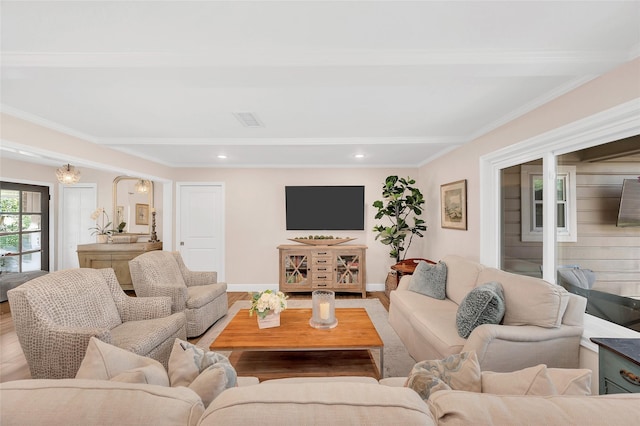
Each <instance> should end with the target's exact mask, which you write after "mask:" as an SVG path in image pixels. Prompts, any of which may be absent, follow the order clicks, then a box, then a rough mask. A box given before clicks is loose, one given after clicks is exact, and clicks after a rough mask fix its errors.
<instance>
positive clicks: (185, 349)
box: [169, 339, 238, 407]
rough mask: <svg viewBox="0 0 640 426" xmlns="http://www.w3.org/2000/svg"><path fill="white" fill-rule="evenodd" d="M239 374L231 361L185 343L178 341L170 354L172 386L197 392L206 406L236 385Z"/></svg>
mask: <svg viewBox="0 0 640 426" xmlns="http://www.w3.org/2000/svg"><path fill="white" fill-rule="evenodd" d="M237 378H238V377H237V373H236V370H235V369H234V368H233V366H232V365H231V363H230V362H229V359H228V358H227V357H226V356H224V355H221V354H219V353H216V352H205V351H204V350H203V349H201V348H199V347H197V346H195V345H192V344H191V343H189V342H185V341H184V340H180V339H176V340H175V342H174V343H173V348H172V350H171V355H169V381H170V382H171V387H176V386H185V387H188V388H189V389H191V390H193V391H194V392H195V393H197V394H198V395H199V396H200V398H202V402H203V404H204V406H205V407H207V406H208V405H209V404H210V403H211V401H213V400H214V399H215V398H216V397H217V396H218V395H220V394H221V393H222V392H223V391H224V390H225V389H228V388H232V387H235V386H237Z"/></svg>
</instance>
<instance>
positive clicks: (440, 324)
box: [403, 292, 466, 359]
mask: <svg viewBox="0 0 640 426" xmlns="http://www.w3.org/2000/svg"><path fill="white" fill-rule="evenodd" d="M405 293H407V294H406V295H403V296H412V295H413V299H418V298H420V299H422V309H421V310H420V311H414V312H413V314H412V315H411V317H410V318H409V325H410V326H411V327H412V329H413V330H415V333H416V334H417V335H418V336H420V337H419V339H420V340H423V341H424V342H426V343H428V345H429V347H431V348H433V349H434V350H435V352H436V353H435V354H433V355H431V356H429V357H428V358H426V357H422V358H420V359H441V358H446V357H448V356H449V355H453V354H459V353H460V352H462V348H463V347H464V344H465V342H466V341H465V339H463V338H462V337H460V336H458V329H457V327H456V322H455V317H456V311H457V310H458V305H456V304H455V303H453V302H452V301H450V300H438V299H432V298H430V297H427V296H422V295H415V294H412V293H411V292H405ZM405 298H406V297H405ZM426 301H428V303H426ZM417 302H420V300H414V302H413V303H417ZM425 355H428V354H425Z"/></svg>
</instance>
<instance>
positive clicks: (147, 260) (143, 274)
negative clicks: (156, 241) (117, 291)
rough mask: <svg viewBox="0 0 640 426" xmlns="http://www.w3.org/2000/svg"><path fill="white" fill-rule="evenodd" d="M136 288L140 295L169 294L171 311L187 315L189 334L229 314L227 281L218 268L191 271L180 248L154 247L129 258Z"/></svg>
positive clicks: (194, 334) (207, 326)
mask: <svg viewBox="0 0 640 426" xmlns="http://www.w3.org/2000/svg"><path fill="white" fill-rule="evenodd" d="M129 269H130V270H131V280H132V281H133V288H134V290H135V292H136V295H137V296H138V297H150V296H169V297H171V300H172V304H171V312H183V311H184V313H185V315H186V317H187V336H188V337H196V336H200V335H201V334H202V333H204V332H205V331H206V330H207V329H208V328H209V327H211V325H212V324H213V323H215V322H216V321H218V320H219V319H220V318H222V317H223V316H225V315H226V314H227V310H228V307H229V306H228V302H227V284H226V283H219V282H217V281H218V274H217V272H200V271H191V270H189V269H188V268H187V266H186V265H185V264H184V261H183V260H182V256H181V255H180V252H177V251H176V252H168V251H151V252H148V253H144V254H141V255H140V256H138V257H136V258H135V259H133V260H130V261H129Z"/></svg>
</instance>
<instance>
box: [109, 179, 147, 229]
mask: <svg viewBox="0 0 640 426" xmlns="http://www.w3.org/2000/svg"><path fill="white" fill-rule="evenodd" d="M152 209H153V182H152V181H150V180H147V179H141V178H137V177H131V176H118V177H117V178H115V179H114V180H113V229H118V226H119V225H120V224H121V223H122V222H125V223H126V225H125V226H124V229H123V231H122V232H125V233H128V234H150V233H151V212H152Z"/></svg>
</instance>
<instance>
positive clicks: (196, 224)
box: [176, 183, 225, 281]
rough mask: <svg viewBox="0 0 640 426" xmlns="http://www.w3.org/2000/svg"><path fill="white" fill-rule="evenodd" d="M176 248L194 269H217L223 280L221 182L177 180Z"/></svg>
mask: <svg viewBox="0 0 640 426" xmlns="http://www.w3.org/2000/svg"><path fill="white" fill-rule="evenodd" d="M176 187H177V201H178V212H177V215H176V216H177V218H176V219H177V227H176V229H177V230H178V235H177V239H178V250H179V251H180V253H181V254H182V258H183V259H184V262H185V264H186V265H187V267H188V268H189V269H191V270H194V271H216V272H217V273H218V281H224V280H225V277H224V186H223V185H222V184H220V183H178V184H177V185H176Z"/></svg>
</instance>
